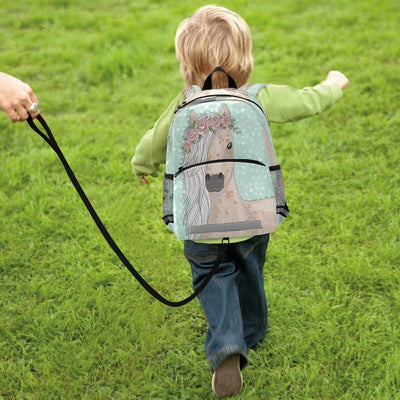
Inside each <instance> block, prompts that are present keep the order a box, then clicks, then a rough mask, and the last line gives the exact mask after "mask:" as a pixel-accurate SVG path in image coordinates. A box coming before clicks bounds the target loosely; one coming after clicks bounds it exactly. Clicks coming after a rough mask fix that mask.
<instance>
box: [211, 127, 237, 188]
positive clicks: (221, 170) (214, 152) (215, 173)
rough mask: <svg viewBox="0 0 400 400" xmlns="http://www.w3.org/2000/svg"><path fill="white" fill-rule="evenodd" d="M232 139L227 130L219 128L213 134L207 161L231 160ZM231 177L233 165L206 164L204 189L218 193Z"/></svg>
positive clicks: (223, 163) (228, 163)
mask: <svg viewBox="0 0 400 400" xmlns="http://www.w3.org/2000/svg"><path fill="white" fill-rule="evenodd" d="M232 158H233V138H232V135H231V133H230V131H229V128H220V129H218V130H217V131H216V132H215V135H214V138H213V143H211V145H210V149H209V151H208V155H207V161H213V160H222V159H232ZM232 175H233V163H230V162H221V163H215V164H207V166H206V175H205V181H206V188H207V190H208V191H209V192H220V191H221V190H222V189H223V188H224V187H225V186H226V184H227V183H228V182H229V181H230V179H231V178H232Z"/></svg>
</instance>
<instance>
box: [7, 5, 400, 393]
mask: <svg viewBox="0 0 400 400" xmlns="http://www.w3.org/2000/svg"><path fill="white" fill-rule="evenodd" d="M204 4H205V3H202V2H200V1H198V0H194V1H192V2H186V3H185V2H181V1H176V0H167V1H164V2H162V1H145V0H135V1H128V0H114V1H107V0H91V1H89V0H86V1H85V0H71V1H68V0H42V1H38V0H30V1H29V2H26V1H22V0H2V1H1V4H0V70H1V71H3V72H8V73H11V74H13V75H15V76H17V77H18V78H20V79H22V80H24V81H26V82H28V83H29V84H30V85H31V86H32V87H33V89H34V90H35V92H36V94H37V95H38V97H39V100H40V106H41V107H40V108H41V112H42V114H43V116H44V117H45V118H46V120H47V122H48V123H49V125H50V126H51V128H52V130H53V132H54V134H55V136H56V138H57V140H58V142H59V144H60V146H61V148H62V149H63V151H64V154H65V156H66V158H67V159H68V161H69V162H70V164H71V166H72V168H73V169H74V171H75V172H76V175H77V177H78V179H79V180H80V181H81V184H82V186H83V187H84V189H85V191H86V193H87V195H88V196H89V198H90V200H91V202H92V204H93V205H94V207H95V208H96V210H97V211H98V213H99V215H100V216H101V218H102V219H103V221H104V222H105V224H106V226H107V228H108V229H109V230H110V233H111V234H112V236H113V237H114V239H115V240H116V242H117V243H118V244H119V245H120V247H121V248H122V250H123V251H124V252H125V253H126V255H127V257H128V258H129V259H130V260H131V262H132V264H133V265H134V266H135V267H136V268H137V269H138V270H139V271H140V273H141V274H142V275H143V276H144V277H145V278H146V279H147V280H148V281H149V282H150V283H151V284H152V285H153V286H154V287H155V288H156V289H157V290H159V291H160V292H161V293H162V294H163V295H164V296H166V297H167V298H169V299H171V300H179V299H182V298H183V297H185V296H187V295H189V294H190V293H191V275H190V270H189V267H188V264H187V262H186V261H185V259H184V256H183V253H182V249H183V245H182V243H181V242H179V241H177V240H176V239H175V237H174V236H173V234H171V233H169V232H168V230H167V228H165V227H164V224H163V222H162V221H161V216H162V210H161V206H162V204H161V191H162V180H161V178H150V179H149V181H150V182H149V184H148V185H144V184H142V183H141V182H140V181H139V180H138V179H137V178H135V176H134V175H133V173H132V171H131V167H130V158H131V157H132V155H133V153H134V150H135V147H136V146H137V144H138V142H139V140H140V138H141V136H142V135H143V134H144V133H145V132H146V131H147V130H148V129H149V128H151V126H152V123H153V122H154V121H155V120H156V119H157V118H158V116H159V114H160V113H161V112H162V111H163V110H164V108H165V107H166V106H167V105H168V104H169V102H170V101H171V100H172V98H173V97H175V95H176V93H177V92H178V91H179V90H180V88H181V87H182V86H183V80H182V78H181V76H180V74H179V65H178V62H177V61H176V59H175V53H174V35H175V31H176V27H177V25H178V24H179V22H180V21H181V20H182V19H183V18H185V17H187V16H189V15H190V14H191V13H192V12H193V11H194V10H195V9H196V8H198V7H200V6H202V5H204ZM219 4H221V5H224V6H226V7H229V8H231V9H233V10H235V11H236V12H238V13H239V14H241V15H242V16H243V17H244V18H245V19H246V20H247V22H248V24H249V26H250V28H251V30H252V34H253V45H254V58H255V68H254V72H253V75H252V79H251V80H252V81H253V82H272V83H277V84H289V85H291V86H294V87H298V88H301V87H304V86H310V85H314V84H316V83H318V82H319V81H321V80H322V79H323V78H325V76H326V73H327V72H328V71H329V70H331V69H338V70H340V71H342V72H344V73H345V74H346V75H347V76H348V77H349V79H350V81H351V84H350V86H349V87H348V88H347V89H346V91H345V93H344V98H343V100H342V101H341V102H340V103H338V105H337V106H335V107H334V108H332V109H331V110H329V111H327V112H326V113H324V114H322V115H320V116H316V117H313V118H310V119H306V120H303V121H300V122H296V123H290V124H285V125H274V126H272V132H273V136H274V143H275V148H276V151H277V154H278V158H279V161H280V163H281V165H282V169H283V173H284V177H285V183H286V191H287V199H288V203H289V207H290V209H291V213H290V216H289V218H288V219H287V220H286V221H285V223H284V224H282V225H281V226H280V228H279V229H278V230H277V232H276V233H275V234H274V235H273V236H272V238H271V241H270V246H269V249H268V255H267V262H266V265H265V289H266V293H267V299H268V304H269V309H270V314H269V332H268V334H267V337H266V340H265V341H264V342H263V343H262V345H261V346H259V347H258V348H257V350H256V351H250V353H249V366H248V367H247V368H246V369H245V370H244V372H243V375H244V381H245V386H244V388H243V390H242V392H241V394H240V395H239V396H237V398H238V399H249V400H256V399H262V400H264V399H269V400H275V399H282V400H287V399H293V400H303V399H304V400H308V399H316V400H317V399H318V400H338V399H340V400H353V399H357V400H369V399H374V400H392V399H400V257H399V253H400V246H399V234H400V216H399V211H400V210H399V199H400V179H399V172H400V171H399V165H400V156H399V154H400V152H399V150H400V146H399V130H400V112H399V105H400V95H399V87H400V65H399V60H400V50H399V49H400V38H399V28H400V4H399V2H398V1H397V0H382V1H377V0H372V1H367V0H353V1H351V2H349V1H344V0H338V1H327V0H322V1H313V0H305V1H296V0H281V1H279V2H272V1H268V2H266V1H261V0H257V1H252V2H248V1H244V0H227V1H224V2H223V3H219ZM0 130H1V134H0V154H1V156H0V250H1V253H0V399H7V400H8V399H21V400H22V399H35V400H43V399H44V400H47V399H67V400H70V399H88V400H97V399H99V400H100V399H104V400H106V399H107V400H108V399H143V400H147V399H155V400H158V399H160V400H164V399H165V400H170V399H180V400H185V399H187V400H196V399H198V400H204V399H213V398H214V396H213V394H212V391H211V384H210V381H211V374H210V371H209V368H208V364H207V361H206V358H205V355H204V350H203V342H204V334H205V331H206V329H207V324H206V321H205V319H204V316H203V313H202V311H201V309H200V306H199V304H198V302H197V301H196V300H195V301H193V302H192V303H190V304H189V305H187V306H185V307H182V308H179V309H175V308H168V307H166V306H164V305H162V304H160V303H158V302H157V301H155V300H154V299H153V298H151V297H150V296H149V294H148V293H147V292H145V291H144V290H143V289H142V288H141V287H140V286H139V284H138V283H137V282H136V281H135V280H134V279H133V277H131V275H130V274H129V272H128V271H127V270H126V269H125V268H124V267H123V266H122V264H121V262H120V261H119V260H118V258H117V257H116V256H115V255H114V254H113V253H112V251H111V250H110V249H109V247H108V246H107V244H106V243H105V241H104V239H103V238H102V236H101V235H100V233H99V232H98V230H97V228H96V226H95V224H94V223H93V221H92V220H91V219H90V216H89V214H88V213H87V211H86V210H85V208H84V207H83V204H82V203H81V201H80V199H79V197H78V196H77V194H76V192H75V191H74V189H73V186H72V184H71V183H70V182H69V180H68V177H67V176H66V174H65V172H64V171H63V169H62V165H61V164H60V162H59V161H58V159H57V157H56V155H55V154H54V153H53V152H52V150H51V149H50V148H49V147H48V146H47V145H46V143H45V142H44V141H42V140H41V139H40V137H39V136H38V135H36V134H35V133H34V132H33V131H31V130H30V128H29V126H28V125H27V124H25V123H19V124H15V125H13V124H11V122H10V121H9V120H8V117H7V115H6V114H5V113H1V114H0Z"/></svg>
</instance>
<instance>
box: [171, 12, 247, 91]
mask: <svg viewBox="0 0 400 400" xmlns="http://www.w3.org/2000/svg"><path fill="white" fill-rule="evenodd" d="M175 50H176V57H177V58H178V60H179V61H180V63H181V73H182V75H183V78H184V79H185V82H186V84H187V85H198V86H200V87H203V84H204V80H205V79H206V77H207V76H208V75H209V74H210V73H211V72H212V71H213V70H214V69H215V68H216V67H218V66H219V67H222V68H223V69H224V70H225V71H226V72H227V73H228V74H229V75H231V76H232V78H233V79H234V80H235V82H236V84H237V86H238V87H240V86H243V85H244V84H245V83H247V82H248V80H249V78H250V74H251V72H252V70H253V56H252V43H251V33H250V29H249V27H248V25H247V24H246V22H245V21H244V20H243V18H241V17H240V16H239V15H238V14H236V13H234V12H233V11H230V10H228V9H226V8H224V7H217V6H205V7H202V8H199V9H198V10H197V11H196V12H195V13H194V14H193V16H192V17H190V18H187V19H185V20H184V21H182V22H181V24H180V25H179V27H178V30H177V32H176V36H175ZM212 82H213V88H224V87H227V86H228V84H227V79H226V76H225V74H222V73H220V72H217V73H215V74H213V81H212Z"/></svg>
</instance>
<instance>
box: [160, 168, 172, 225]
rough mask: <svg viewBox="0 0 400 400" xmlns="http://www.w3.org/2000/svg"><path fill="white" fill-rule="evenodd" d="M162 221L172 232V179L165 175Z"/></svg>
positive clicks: (169, 175)
mask: <svg viewBox="0 0 400 400" xmlns="http://www.w3.org/2000/svg"><path fill="white" fill-rule="evenodd" d="M162 219H163V221H164V222H165V224H166V225H168V227H169V228H171V229H172V230H173V223H174V178H173V175H171V174H165V175H164V180H163V218H162Z"/></svg>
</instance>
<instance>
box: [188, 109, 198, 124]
mask: <svg viewBox="0 0 400 400" xmlns="http://www.w3.org/2000/svg"><path fill="white" fill-rule="evenodd" d="M199 118H200V115H199V114H197V112H196V111H193V110H192V111H190V115H189V123H190V125H193V124H195V123H196V122H197V120H198V119H199Z"/></svg>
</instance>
